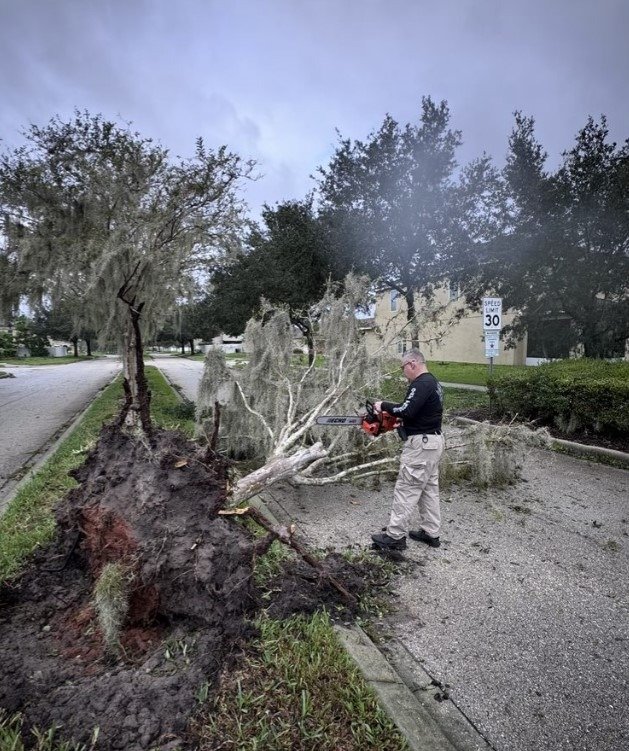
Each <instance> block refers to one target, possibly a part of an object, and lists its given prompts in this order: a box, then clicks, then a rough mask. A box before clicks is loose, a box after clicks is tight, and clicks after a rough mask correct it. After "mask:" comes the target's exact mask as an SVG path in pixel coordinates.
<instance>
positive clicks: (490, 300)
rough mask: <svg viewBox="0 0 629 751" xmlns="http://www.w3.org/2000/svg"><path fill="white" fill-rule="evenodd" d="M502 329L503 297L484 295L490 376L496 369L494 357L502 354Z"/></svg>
mask: <svg viewBox="0 0 629 751" xmlns="http://www.w3.org/2000/svg"><path fill="white" fill-rule="evenodd" d="M500 329H502V298H501V297H483V331H484V332H485V357H488V358H489V375H490V376H491V375H492V373H493V370H494V357H498V355H499V354H500Z"/></svg>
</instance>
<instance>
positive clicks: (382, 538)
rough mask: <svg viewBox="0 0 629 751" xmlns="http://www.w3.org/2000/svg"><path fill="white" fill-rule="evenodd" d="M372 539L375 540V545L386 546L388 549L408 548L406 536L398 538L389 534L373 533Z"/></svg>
mask: <svg viewBox="0 0 629 751" xmlns="http://www.w3.org/2000/svg"><path fill="white" fill-rule="evenodd" d="M371 539H372V540H373V541H374V545H377V547H379V548H386V549H387V550H406V537H400V539H399V540H396V539H395V537H389V535H387V534H382V535H371Z"/></svg>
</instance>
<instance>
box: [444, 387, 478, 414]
mask: <svg viewBox="0 0 629 751" xmlns="http://www.w3.org/2000/svg"><path fill="white" fill-rule="evenodd" d="M443 406H444V409H445V412H446V413H448V412H459V411H461V410H463V409H476V408H478V407H488V406H489V396H488V395H487V394H486V393H485V392H483V391H470V390H469V389H451V388H444V390H443Z"/></svg>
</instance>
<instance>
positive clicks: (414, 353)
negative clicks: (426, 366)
mask: <svg viewBox="0 0 629 751" xmlns="http://www.w3.org/2000/svg"><path fill="white" fill-rule="evenodd" d="M410 360H416V361H417V362H422V363H425V362H426V358H425V357H424V355H423V354H422V353H421V352H420V351H419V350H418V349H408V350H406V352H405V353H404V354H403V355H402V362H409V361H410Z"/></svg>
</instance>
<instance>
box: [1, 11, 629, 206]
mask: <svg viewBox="0 0 629 751" xmlns="http://www.w3.org/2000/svg"><path fill="white" fill-rule="evenodd" d="M0 9H1V10H0V138H1V139H2V140H3V144H0V148H1V147H2V146H4V148H6V147H7V146H9V147H12V146H15V145H17V144H18V143H20V131H21V130H22V129H23V128H24V127H25V126H27V125H28V123H29V122H35V123H37V124H44V123H45V122H47V121H48V120H49V119H50V118H51V117H52V116H53V115H55V114H58V115H61V116H62V117H66V116H68V115H70V114H71V113H72V110H73V109H74V108H75V107H77V108H79V109H88V110H89V111H90V112H91V113H94V114H95V113H102V114H103V115H104V116H106V117H108V118H115V117H117V116H119V117H121V118H123V119H124V120H126V121H132V122H133V124H134V126H135V128H136V129H138V130H139V131H140V132H141V133H142V134H143V135H146V136H152V137H154V138H156V139H157V140H159V141H160V142H161V143H162V144H163V145H164V146H167V147H168V148H170V149H171V150H172V151H173V152H174V153H176V154H180V155H182V156H189V155H191V154H192V152H193V147H194V139H195V138H196V137H197V136H199V135H202V136H203V137H204V138H205V139H206V141H207V143H208V144H209V145H211V146H215V147H216V146H218V145H220V144H223V143H225V144H227V145H228V146H229V147H230V148H231V149H233V150H235V151H238V152H239V153H241V154H242V155H243V156H245V157H250V158H254V159H256V160H257V161H258V163H259V171H260V172H261V173H262V174H263V178H262V179H261V180H259V181H258V182H257V183H255V184H252V185H250V186H248V188H247V191H246V198H247V200H248V202H249V203H250V205H251V207H252V209H253V210H254V213H255V212H256V210H257V209H258V208H259V206H260V204H261V203H262V202H265V201H266V202H268V203H271V204H273V203H275V202H276V201H280V200H284V199H289V198H303V197H304V196H305V195H306V193H307V192H308V191H309V190H311V189H312V188H313V187H314V182H313V181H312V180H311V179H310V175H312V174H313V173H314V172H315V171H316V168H317V166H319V165H324V164H326V163H327V161H328V160H329V158H330V156H331V154H332V152H333V149H334V146H335V143H336V141H337V137H336V133H335V129H336V128H338V129H339V130H340V132H341V134H342V135H343V136H346V137H350V138H352V139H353V138H364V137H365V136H366V135H367V134H368V133H369V132H370V131H372V130H374V129H376V128H377V127H378V126H379V125H380V124H381V122H382V120H383V118H384V116H385V114H386V113H390V114H391V115H392V116H393V117H394V118H395V119H396V120H398V121H399V122H401V123H406V122H411V121H416V120H417V115H418V113H419V111H420V101H421V97H422V95H430V96H432V97H433V98H434V99H435V100H437V101H439V100H442V99H446V100H447V101H448V103H449V105H450V109H451V113H452V124H453V126H454V127H456V128H458V129H460V130H462V132H463V140H464V145H463V147H462V148H461V150H460V152H459V161H460V162H466V161H468V160H469V159H472V158H474V157H476V156H479V155H480V154H481V153H482V152H483V151H486V152H488V153H489V154H491V155H492V156H493V157H494V159H495V161H496V162H497V163H498V164H502V162H503V160H504V155H505V152H506V148H507V138H508V135H509V132H510V130H511V127H512V123H513V111H514V110H516V109H520V110H522V111H523V112H524V113H525V114H527V115H532V116H533V117H534V118H535V119H536V122H537V134H538V137H539V139H540V140H541V142H542V143H543V144H544V146H545V148H546V149H547V151H548V152H549V156H550V163H551V164H552V165H556V164H557V163H558V161H559V156H560V153H561V151H562V150H564V149H566V148H568V147H570V145H571V144H572V141H573V139H574V136H575V134H576V132H577V131H578V130H579V129H580V128H581V127H582V126H583V125H584V124H585V121H586V118H587V116H588V115H590V114H591V115H593V116H595V117H597V118H598V117H599V116H600V114H601V113H604V114H606V115H607V116H608V119H609V125H610V130H611V134H612V136H613V137H614V138H615V139H616V140H618V141H624V139H625V138H627V137H629V85H628V81H629V44H628V41H627V40H628V37H629V0H0Z"/></svg>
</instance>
